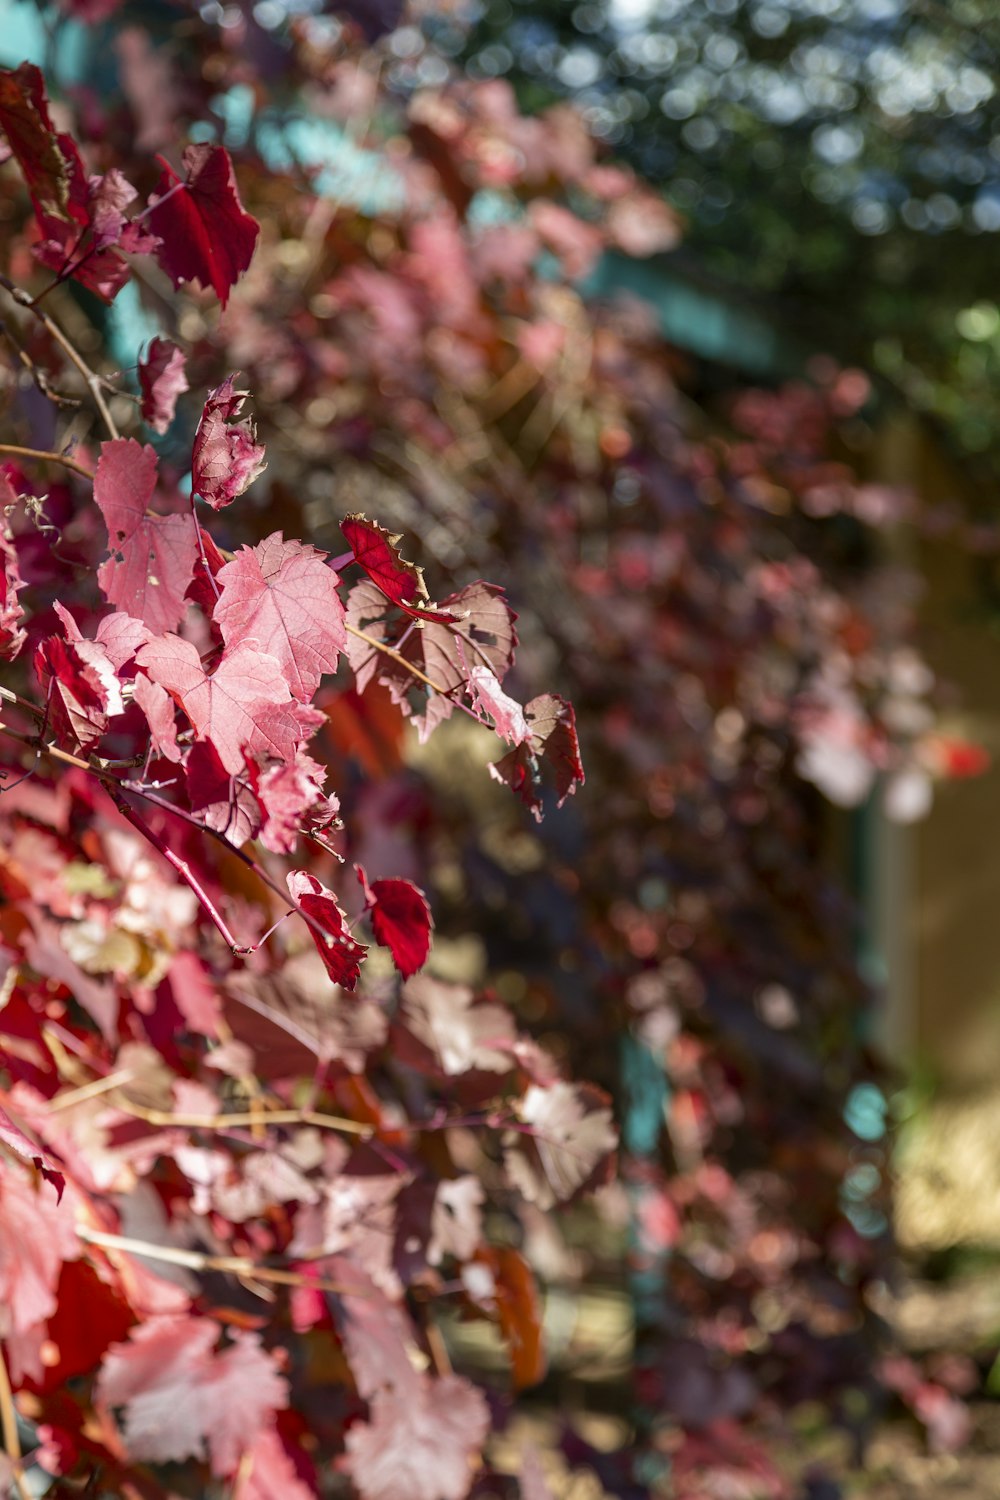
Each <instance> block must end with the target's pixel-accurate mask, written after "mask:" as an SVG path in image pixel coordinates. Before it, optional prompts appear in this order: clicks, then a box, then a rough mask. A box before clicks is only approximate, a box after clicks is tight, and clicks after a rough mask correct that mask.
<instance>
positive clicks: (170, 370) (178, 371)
mask: <svg viewBox="0 0 1000 1500" xmlns="http://www.w3.org/2000/svg"><path fill="white" fill-rule="evenodd" d="M188 389H190V388H189V386H188V383H187V376H186V375H185V373H184V355H183V353H182V352H181V350H180V349H178V347H177V345H176V344H172V343H171V342H170V340H169V339H154V340H153V342H152V343H151V344H150V346H149V353H148V354H147V355H146V357H145V359H140V361H139V390H140V391H141V392H142V420H143V421H144V422H145V423H147V425H148V426H150V427H152V429H153V431H154V432H159V433H164V432H166V430H167V428H168V427H169V426H170V424H171V422H172V421H173V420H174V412H175V410H176V408H177V397H178V396H179V395H181V393H182V392H183V391H186V390H188Z"/></svg>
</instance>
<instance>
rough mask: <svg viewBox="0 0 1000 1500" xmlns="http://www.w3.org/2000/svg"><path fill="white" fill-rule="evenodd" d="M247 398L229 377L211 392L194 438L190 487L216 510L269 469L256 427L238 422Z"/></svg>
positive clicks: (248, 423) (249, 423)
mask: <svg viewBox="0 0 1000 1500" xmlns="http://www.w3.org/2000/svg"><path fill="white" fill-rule="evenodd" d="M246 398H247V392H246V391H237V390H234V389H233V376H232V375H230V376H229V377H228V378H227V379H226V380H224V381H223V382H222V384H221V385H220V386H218V387H217V388H216V389H215V390H214V391H212V392H210V394H209V397H208V400H207V401H206V402H205V409H204V411H203V412H202V414H201V421H200V422H199V423H198V430H197V432H196V433H195V435H194V449H193V452H192V455H191V470H192V475H191V486H192V489H193V490H194V493H195V494H196V495H200V496H201V497H202V499H203V500H206V501H207V502H208V504H209V505H210V506H211V507H212V509H213V510H221V509H222V507H223V506H224V505H229V504H230V503H231V502H232V501H233V500H235V499H236V497H237V495H242V494H243V491H244V490H245V489H247V487H248V486H249V485H251V484H252V483H253V481H254V480H255V479H256V478H257V476H258V474H262V473H263V471H264V469H265V468H266V467H267V466H266V464H265V463H264V449H263V447H262V446H261V445H260V444H259V443H258V442H257V440H256V437H257V435H256V433H255V431H254V427H253V423H252V422H238V421H237V420H236V419H237V417H238V416H239V414H240V412H241V411H242V410H243V403H244V401H245V400H246Z"/></svg>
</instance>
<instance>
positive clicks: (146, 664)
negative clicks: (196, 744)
mask: <svg viewBox="0 0 1000 1500" xmlns="http://www.w3.org/2000/svg"><path fill="white" fill-rule="evenodd" d="M136 661H137V662H138V664H139V666H140V667H142V668H143V670H144V671H145V672H147V673H148V674H149V676H150V677H151V678H152V679H153V681H154V682H158V683H159V684H160V686H161V687H164V688H166V690H167V692H168V693H171V694H172V695H173V697H174V698H175V699H176V700H177V702H178V703H179V704H180V706H181V708H182V709H183V710H184V712H185V713H186V714H187V716H188V718H189V719H190V721H191V723H192V725H193V726H194V729H195V731H196V733H197V735H198V737H199V738H200V739H206V740H211V742H212V744H213V745H214V746H215V748H216V750H217V751H218V754H219V759H220V760H221V762H222V764H223V766H224V767H225V769H226V770H227V771H228V772H230V774H235V773H236V772H237V771H242V770H243V769H244V766H245V764H246V753H249V754H251V755H273V756H274V757H275V759H277V760H286V759H287V760H290V759H293V758H294V756H295V751H296V748H297V745H298V743H299V740H300V739H301V738H302V734H301V730H300V729H299V727H298V726H297V725H296V722H295V720H294V718H293V717H291V716H288V717H285V718H283V717H280V716H278V715H276V714H275V713H274V712H273V709H274V706H275V705H279V706H280V705H281V704H283V703H285V702H287V701H288V699H289V697H290V694H289V692H288V684H287V683H286V682H285V679H284V676H283V675H282V672H281V669H280V667H279V666H278V663H277V662H276V661H275V659H274V657H273V656H267V655H265V654H264V653H263V652H261V651H259V650H258V649H257V645H256V642H254V641H244V642H242V644H241V645H238V646H233V647H232V648H231V649H230V650H228V651H226V652H225V654H224V655H223V657H222V660H221V661H220V662H219V664H218V666H217V667H216V669H215V671H214V673H213V674H212V675H211V676H209V675H208V674H207V673H206V671H205V669H204V667H203V666H202V664H201V658H200V657H199V655H198V652H197V649H196V648H195V647H194V646H193V645H192V644H191V642H190V641H183V640H181V638H180V636H177V635H161V636H158V637H157V638H156V640H153V641H150V642H149V644H148V645H146V646H143V648H142V650H141V651H140V652H139V653H138V654H137V656H136Z"/></svg>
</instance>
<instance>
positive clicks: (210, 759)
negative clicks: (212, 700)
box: [184, 740, 260, 849]
mask: <svg viewBox="0 0 1000 1500" xmlns="http://www.w3.org/2000/svg"><path fill="white" fill-rule="evenodd" d="M184 770H185V775H186V780H187V789H188V797H189V799H190V802H191V811H192V812H193V813H194V815H195V817H196V818H198V819H199V821H200V822H202V823H204V825H205V827H206V828H212V829H214V830H215V832H216V833H221V834H222V835H223V837H224V838H226V839H228V841H229V843H231V844H232V845H233V847H234V848H235V849H241V848H242V847H243V845H244V844H245V843H246V842H247V840H248V839H252V838H256V837H257V830H258V829H259V827H260V809H259V807H258V805H257V799H256V797H255V796H254V795H253V793H252V792H251V791H250V789H249V787H248V786H247V784H246V782H245V781H243V780H241V779H240V778H238V777H236V776H231V775H230V774H229V772H228V771H227V770H226V768H225V767H224V766H223V764H222V761H221V760H220V759H219V755H218V752H217V751H216V749H215V746H214V745H213V744H212V742H211V740H207V741H204V742H202V741H199V743H198V744H195V745H192V746H191V749H190V750H189V751H188V756H187V763H186V765H185V767H184Z"/></svg>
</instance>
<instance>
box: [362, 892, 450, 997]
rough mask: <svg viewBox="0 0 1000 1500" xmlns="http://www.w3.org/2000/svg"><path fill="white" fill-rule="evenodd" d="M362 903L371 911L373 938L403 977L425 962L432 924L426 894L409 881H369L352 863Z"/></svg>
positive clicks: (406, 976) (407, 976)
mask: <svg viewBox="0 0 1000 1500" xmlns="http://www.w3.org/2000/svg"><path fill="white" fill-rule="evenodd" d="M355 869H356V870H357V873H358V879H359V880H360V882H361V889H362V890H363V891H364V893H365V905H366V906H367V907H368V909H369V911H370V912H371V921H372V931H373V932H374V934H375V941H376V942H377V943H378V944H380V946H381V947H383V948H388V949H389V951H390V953H391V954H392V961H393V963H394V964H395V965H396V968H397V969H398V970H399V972H400V973H401V974H402V976H403V978H404V979H409V977H410V975H411V974H415V973H416V972H417V970H418V969H422V968H423V966H424V964H425V963H426V962H427V955H428V953H429V952H430V947H431V930H432V928H433V926H434V922H433V919H432V917H431V910H430V907H429V906H428V904H427V897H426V896H425V895H424V893H423V891H421V890H419V889H418V887H417V886H415V885H413V883H412V882H411V881H409V880H398V879H391V880H373V881H372V883H371V885H369V884H368V878H367V876H366V875H365V872H364V870H363V869H362V868H361V866H360V865H356V866H355Z"/></svg>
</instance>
